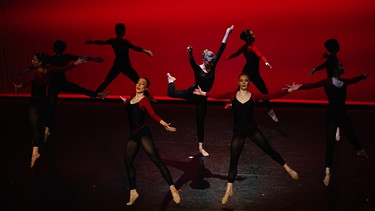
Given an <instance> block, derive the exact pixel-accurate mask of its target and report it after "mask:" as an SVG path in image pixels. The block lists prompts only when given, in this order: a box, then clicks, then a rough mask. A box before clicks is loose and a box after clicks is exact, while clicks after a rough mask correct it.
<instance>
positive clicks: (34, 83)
mask: <svg viewBox="0 0 375 211" xmlns="http://www.w3.org/2000/svg"><path fill="white" fill-rule="evenodd" d="M48 60H49V56H48V54H45V53H36V54H35V55H34V58H33V60H32V65H33V67H35V68H34V72H31V73H32V74H33V77H32V78H31V80H30V81H27V82H25V83H23V84H14V88H15V91H16V92H17V91H18V90H20V89H22V88H25V87H27V86H29V85H30V84H31V97H30V104H29V119H30V122H31V127H32V131H33V139H32V145H33V151H32V155H31V165H30V166H31V168H32V167H33V166H34V164H35V161H36V160H37V159H38V158H39V157H40V154H39V146H40V144H41V143H42V140H43V135H42V131H43V128H44V127H42V118H43V114H44V112H45V111H46V109H47V107H48V100H47V93H46V92H47V85H48V82H49V79H50V75H51V73H54V72H61V71H66V70H68V69H71V68H73V67H75V66H77V65H80V64H83V63H85V62H86V58H85V57H80V58H79V59H78V60H77V61H76V62H75V63H74V64H71V65H68V66H65V67H60V68H59V67H52V66H49V65H47V64H48Z"/></svg>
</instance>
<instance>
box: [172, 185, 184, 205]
mask: <svg viewBox="0 0 375 211" xmlns="http://www.w3.org/2000/svg"><path fill="white" fill-rule="evenodd" d="M170 190H171V194H172V197H173V201H174V202H175V203H176V204H179V203H180V201H181V198H180V194H179V193H178V190H177V189H176V188H175V186H174V185H172V186H170Z"/></svg>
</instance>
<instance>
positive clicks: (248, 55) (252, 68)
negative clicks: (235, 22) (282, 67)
mask: <svg viewBox="0 0 375 211" xmlns="http://www.w3.org/2000/svg"><path fill="white" fill-rule="evenodd" d="M240 39H241V40H243V41H244V42H245V44H244V45H243V46H241V47H240V48H239V49H238V50H237V51H236V52H234V53H233V54H231V55H230V56H229V57H227V58H226V59H228V60H229V59H232V58H234V57H237V56H239V55H240V54H242V55H243V56H244V57H245V59H246V64H245V66H244V67H243V69H242V72H243V73H246V74H247V75H249V77H250V80H251V82H252V83H253V84H254V85H255V87H256V88H257V89H258V90H259V91H260V92H261V93H262V94H268V89H267V87H266V83H265V82H264V80H263V78H262V77H261V75H260V72H259V60H261V61H262V62H263V63H264V64H265V65H266V67H268V68H272V66H271V65H270V63H269V62H268V60H267V59H266V57H264V56H263V54H262V53H261V52H260V51H259V49H258V48H257V47H256V46H255V45H254V42H255V34H254V33H253V32H252V31H251V30H249V29H246V30H244V31H242V33H241V34H240ZM264 103H265V106H266V107H267V109H268V115H269V116H270V117H271V119H272V120H273V121H274V122H278V121H279V119H278V118H277V116H276V114H275V111H274V110H273V109H272V104H271V103H270V101H269V100H265V101H264Z"/></svg>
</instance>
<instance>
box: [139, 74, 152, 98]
mask: <svg viewBox="0 0 375 211" xmlns="http://www.w3.org/2000/svg"><path fill="white" fill-rule="evenodd" d="M141 78H143V79H145V80H146V83H147V84H146V88H149V87H150V85H151V82H150V80H149V79H148V78H146V77H140V78H139V79H141ZM144 95H145V96H146V97H149V96H150V93H149V92H148V91H147V90H145V92H144Z"/></svg>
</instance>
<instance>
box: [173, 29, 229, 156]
mask: <svg viewBox="0 0 375 211" xmlns="http://www.w3.org/2000/svg"><path fill="white" fill-rule="evenodd" d="M233 28H234V26H233V25H232V26H231V27H229V28H228V29H227V30H226V33H225V35H224V38H223V40H222V42H221V45H220V48H219V50H218V52H217V53H216V55H215V54H214V53H213V52H212V51H209V50H208V49H206V50H204V51H203V54H202V57H203V64H201V65H198V64H197V63H196V62H195V60H194V57H193V48H192V47H191V46H189V47H188V48H187V51H188V54H189V61H190V65H191V67H192V69H193V70H194V78H195V84H194V85H192V86H190V87H189V88H188V89H185V90H176V89H175V85H174V81H175V80H176V78H175V77H173V76H171V75H170V74H169V73H168V74H167V77H168V96H169V97H172V98H183V99H187V100H191V101H193V102H194V103H195V109H196V113H195V118H196V124H197V136H198V149H199V152H200V153H201V154H202V155H203V156H205V157H207V156H209V154H208V152H207V151H206V150H204V149H203V139H204V118H205V116H206V110H207V97H205V96H197V95H194V94H193V91H194V89H196V88H197V87H198V86H199V87H201V89H202V90H203V91H205V92H208V91H210V90H211V88H212V86H213V84H214V80H215V68H216V65H217V63H218V62H219V59H220V57H221V55H222V53H223V51H224V49H225V46H226V42H227V39H228V36H229V34H230V33H231V32H232V30H233Z"/></svg>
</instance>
